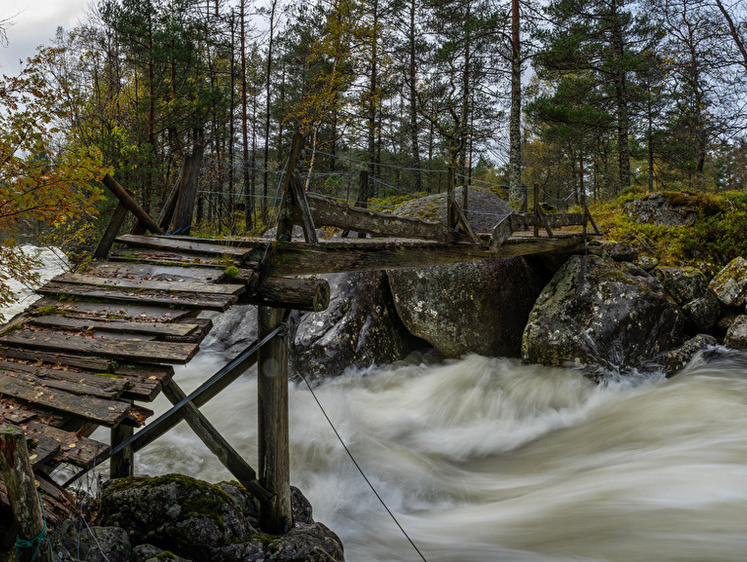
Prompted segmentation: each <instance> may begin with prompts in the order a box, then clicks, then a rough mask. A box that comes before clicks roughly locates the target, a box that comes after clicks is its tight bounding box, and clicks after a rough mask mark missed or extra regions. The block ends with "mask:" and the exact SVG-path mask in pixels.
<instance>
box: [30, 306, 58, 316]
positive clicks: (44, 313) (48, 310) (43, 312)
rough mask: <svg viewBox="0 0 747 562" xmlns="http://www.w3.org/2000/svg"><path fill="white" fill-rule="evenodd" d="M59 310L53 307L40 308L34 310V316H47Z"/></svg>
mask: <svg viewBox="0 0 747 562" xmlns="http://www.w3.org/2000/svg"><path fill="white" fill-rule="evenodd" d="M58 310H59V309H58V308H57V307H56V306H55V305H49V306H40V307H39V308H37V309H36V310H34V314H35V315H36V316H49V315H50V314H56V313H57V311H58Z"/></svg>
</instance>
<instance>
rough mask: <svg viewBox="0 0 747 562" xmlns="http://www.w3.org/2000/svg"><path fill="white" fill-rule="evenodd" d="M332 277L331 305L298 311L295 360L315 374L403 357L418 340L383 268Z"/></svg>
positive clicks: (301, 368)
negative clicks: (404, 319) (399, 310)
mask: <svg viewBox="0 0 747 562" xmlns="http://www.w3.org/2000/svg"><path fill="white" fill-rule="evenodd" d="M322 277H324V278H325V279H327V280H328V281H329V286H330V295H331V296H330V302H329V307H328V308H327V310H324V311H322V312H308V313H305V314H303V315H301V316H300V318H299V320H298V327H297V329H296V331H295V335H294V337H293V339H292V345H291V362H292V366H293V369H294V370H295V371H296V372H301V373H303V374H304V375H305V376H309V377H310V378H311V379H318V378H322V377H334V376H339V375H341V374H342V373H343V371H345V369H347V368H348V367H351V366H352V367H358V368H365V367H370V366H371V365H374V364H381V363H391V362H393V361H397V360H399V359H402V358H403V357H404V356H405V355H407V354H408V353H410V352H411V351H413V350H414V349H415V348H417V347H418V346H419V345H420V342H417V340H416V339H415V338H413V337H412V336H411V335H410V333H409V332H408V331H407V329H406V328H405V327H404V325H403V324H402V321H401V320H400V319H399V317H398V316H397V312H396V310H395V308H394V302H393V301H392V294H391V291H390V289H389V283H388V281H387V278H386V275H385V274H384V272H383V271H366V272H358V273H338V274H332V275H323V276H322Z"/></svg>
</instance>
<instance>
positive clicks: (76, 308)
mask: <svg viewBox="0 0 747 562" xmlns="http://www.w3.org/2000/svg"><path fill="white" fill-rule="evenodd" d="M66 298H67V297H65V296H63V297H62V299H63V300H58V299H56V298H54V297H47V296H45V297H43V298H41V299H39V300H37V301H36V302H34V303H33V304H32V305H31V306H30V307H29V308H28V309H27V312H28V313H29V314H31V315H33V316H44V315H46V314H65V315H67V314H75V315H77V316H80V317H87V318H91V319H120V320H130V319H136V320H144V321H148V322H174V321H176V320H179V319H183V318H185V317H186V316H189V315H190V314H192V311H191V310H187V309H183V308H166V307H163V306H156V305H141V304H136V303H106V302H83V301H73V300H65V299H66Z"/></svg>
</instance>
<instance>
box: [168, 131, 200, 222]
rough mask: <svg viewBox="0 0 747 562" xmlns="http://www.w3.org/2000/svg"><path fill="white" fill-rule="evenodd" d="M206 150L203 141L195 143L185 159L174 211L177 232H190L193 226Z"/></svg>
mask: <svg viewBox="0 0 747 562" xmlns="http://www.w3.org/2000/svg"><path fill="white" fill-rule="evenodd" d="M204 150H205V146H204V145H203V144H202V143H201V142H197V143H195V146H194V148H193V149H192V154H190V155H189V156H187V159H186V160H185V161H184V170H183V171H182V175H181V178H180V179H181V181H180V182H179V198H178V199H177V202H176V210H175V211H174V213H175V216H174V233H175V234H189V230H190V228H191V227H192V214H193V212H194V208H195V196H196V195H197V179H198V178H199V175H200V166H201V165H202V154H203V152H204Z"/></svg>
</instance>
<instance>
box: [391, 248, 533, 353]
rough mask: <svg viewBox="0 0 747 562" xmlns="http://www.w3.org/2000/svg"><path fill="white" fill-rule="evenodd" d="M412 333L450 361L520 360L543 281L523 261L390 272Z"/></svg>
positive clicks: (400, 310)
mask: <svg viewBox="0 0 747 562" xmlns="http://www.w3.org/2000/svg"><path fill="white" fill-rule="evenodd" d="M387 273H388V276H389V283H390V285H391V287H392V295H393V296H394V303H395V305H396V307H397V312H398V313H399V316H400V318H401V319H402V321H403V322H404V324H405V326H407V329H408V330H409V331H410V332H411V333H412V334H414V335H416V336H417V337H419V338H423V339H424V340H426V341H428V342H429V343H430V344H431V345H432V346H433V347H435V348H436V349H437V350H438V351H440V352H441V353H442V354H443V355H444V356H446V357H460V356H462V355H464V354H466V353H479V354H482V355H492V356H496V355H502V356H508V357H518V356H519V353H520V351H521V334H522V332H523V330H524V326H525V324H526V321H527V318H528V316H529V312H530V311H531V310H532V306H533V305H534V301H535V300H536V298H537V296H538V295H539V294H540V292H541V291H542V287H543V285H544V279H543V278H542V275H541V274H540V273H539V272H538V271H537V268H535V267H532V266H530V265H529V263H528V262H527V260H525V259H523V258H503V259H495V260H485V261H480V262H471V263H463V264H457V265H448V266H434V267H425V268H420V269H401V270H391V271H388V272H387Z"/></svg>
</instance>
